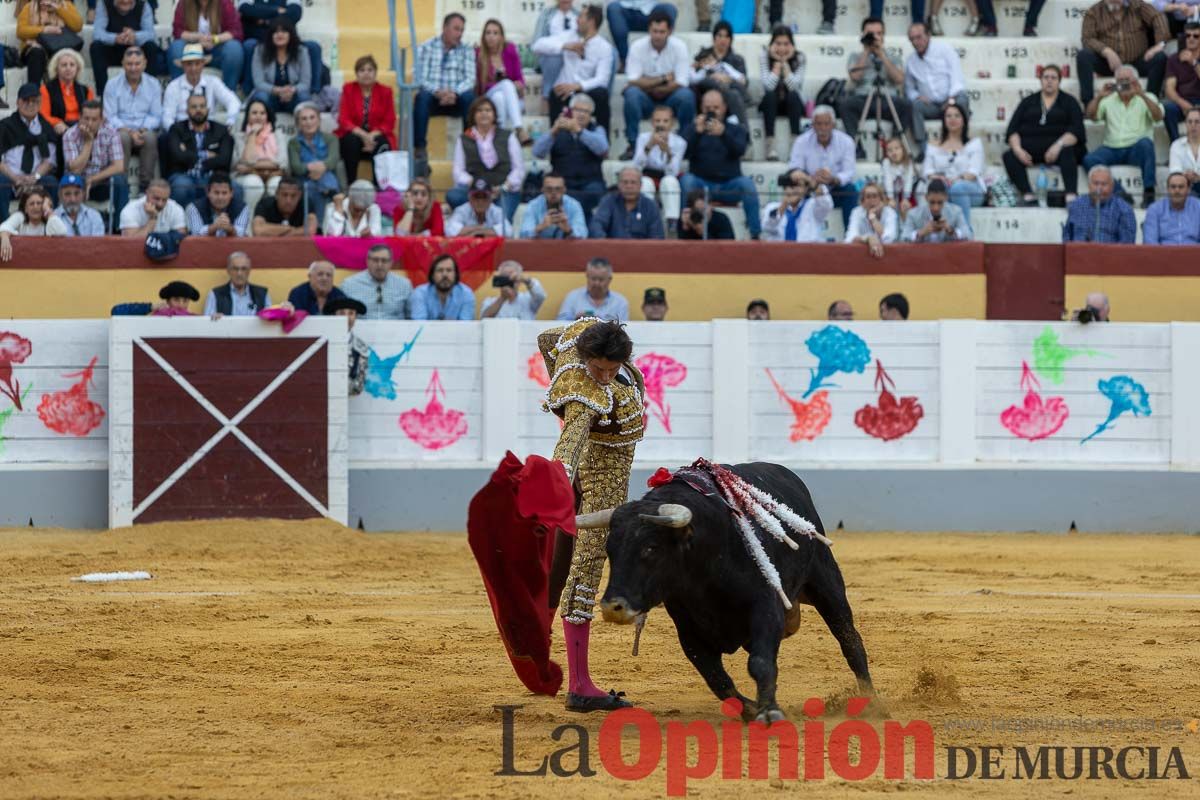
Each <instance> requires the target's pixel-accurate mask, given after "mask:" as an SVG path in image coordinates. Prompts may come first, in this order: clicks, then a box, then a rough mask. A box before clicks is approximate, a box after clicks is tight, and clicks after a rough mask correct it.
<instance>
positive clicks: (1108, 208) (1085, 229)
mask: <svg viewBox="0 0 1200 800" xmlns="http://www.w3.org/2000/svg"><path fill="white" fill-rule="evenodd" d="M1136 238H1137V218H1136V217H1134V215H1133V208H1132V207H1130V205H1129V203H1126V202H1125V201H1124V200H1122V199H1121V198H1119V197H1114V196H1113V176H1112V172H1111V171H1110V170H1109V169H1108V167H1105V166H1101V165H1097V166H1094V167H1092V168H1091V169H1090V170H1088V193H1087V194H1086V195H1083V196H1081V197H1077V198H1075V199H1074V200H1072V201H1071V203H1070V204H1069V205H1068V206H1067V224H1066V225H1063V241H1064V242H1104V243H1107V244H1133V243H1134V240H1135V239H1136Z"/></svg>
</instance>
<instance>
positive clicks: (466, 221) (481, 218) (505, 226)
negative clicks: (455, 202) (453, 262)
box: [446, 178, 512, 239]
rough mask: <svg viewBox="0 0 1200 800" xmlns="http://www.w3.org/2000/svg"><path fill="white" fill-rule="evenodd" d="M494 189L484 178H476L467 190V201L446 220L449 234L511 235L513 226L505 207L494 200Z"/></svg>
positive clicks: (482, 236) (485, 236)
mask: <svg viewBox="0 0 1200 800" xmlns="http://www.w3.org/2000/svg"><path fill="white" fill-rule="evenodd" d="M493 197H494V191H493V190H492V187H491V186H490V185H489V184H488V182H487V181H486V180H484V179H483V178H476V179H475V183H473V184H471V190H470V191H469V192H467V202H465V203H463V204H462V205H461V206H459V207H458V208H456V209H454V212H453V213H452V214H450V219H448V220H446V235H447V236H478V237H481V238H485V239H486V238H489V237H492V236H511V235H512V226H511V225H510V224H509V221H508V219H507V218H506V217H505V215H504V211H503V209H501V208H500V206H498V205H496V204H495V203H494V202H492V198H493Z"/></svg>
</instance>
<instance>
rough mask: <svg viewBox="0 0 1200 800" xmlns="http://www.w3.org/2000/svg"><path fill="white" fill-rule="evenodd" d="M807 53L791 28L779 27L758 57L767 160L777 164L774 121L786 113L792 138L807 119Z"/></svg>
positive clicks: (773, 31)
mask: <svg viewBox="0 0 1200 800" xmlns="http://www.w3.org/2000/svg"><path fill="white" fill-rule="evenodd" d="M804 65H805V58H804V53H801V52H800V51H799V50H797V49H796V42H795V41H794V40H793V39H792V29H791V28H789V27H787V26H786V25H776V26H775V27H774V28H773V29H772V30H771V43H770V44H769V45H767V46H766V47H764V48H763V51H762V53H760V54H759V57H758V74H759V75H760V77H761V79H762V85H763V98H762V102H760V103H759V104H758V108H759V110H760V111H762V113H763V129H764V134H765V136H766V140H767V141H766V146H767V161H778V160H779V153H778V151H777V150H776V149H775V120H776V118H777V117H778V116H779V112H780V111H781V110H782V111H783V112H784V113H785V114H787V119H788V127H789V129H790V130H791V132H792V138H795V137H797V136H799V135H800V119H801V117H803V116H804V98H803V97H801V96H800V90H801V89H802V88H803V87H804Z"/></svg>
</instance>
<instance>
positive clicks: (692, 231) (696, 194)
mask: <svg viewBox="0 0 1200 800" xmlns="http://www.w3.org/2000/svg"><path fill="white" fill-rule="evenodd" d="M707 195H708V192H706V191H705V190H704V189H693V190H692V191H691V192H689V193H688V196H687V213H686V214H684V215H683V216H681V217H680V218H679V220H678V236H679V238H680V239H725V240H730V241H732V240H733V239H736V238H737V235H736V234H735V233H734V232H733V223H732V222H730V221H729V217H728V216H727V215H725V214H724V213H723V212H720V211H717V210H716V209H714V208H713V207H712V204H711V203H709V202H708V197H707Z"/></svg>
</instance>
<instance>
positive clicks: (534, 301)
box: [479, 260, 546, 320]
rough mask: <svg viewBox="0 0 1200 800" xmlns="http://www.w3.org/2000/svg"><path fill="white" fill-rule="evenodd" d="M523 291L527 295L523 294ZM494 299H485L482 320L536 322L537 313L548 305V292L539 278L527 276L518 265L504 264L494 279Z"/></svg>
mask: <svg viewBox="0 0 1200 800" xmlns="http://www.w3.org/2000/svg"><path fill="white" fill-rule="evenodd" d="M522 287H524V288H525V291H521V288H522ZM492 288H493V289H496V290H497V293H496V295H495V296H494V297H485V298H483V305H482V306H481V307H480V313H479V318H480V319H524V320H531V319H537V312H538V309H539V308H541V307H542V303H544V302H546V290H545V289H543V288H542V283H541V281H539V280H538V279H537V278H531V277H530V276H528V275H526V274H525V270H524V268H523V267H522V266H521V264H520V262H517V261H511V260H510V261H502V262H500V266H498V267H496V274H495V275H493V276H492Z"/></svg>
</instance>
